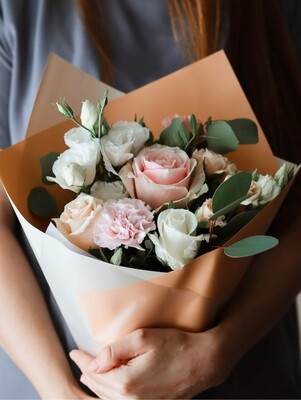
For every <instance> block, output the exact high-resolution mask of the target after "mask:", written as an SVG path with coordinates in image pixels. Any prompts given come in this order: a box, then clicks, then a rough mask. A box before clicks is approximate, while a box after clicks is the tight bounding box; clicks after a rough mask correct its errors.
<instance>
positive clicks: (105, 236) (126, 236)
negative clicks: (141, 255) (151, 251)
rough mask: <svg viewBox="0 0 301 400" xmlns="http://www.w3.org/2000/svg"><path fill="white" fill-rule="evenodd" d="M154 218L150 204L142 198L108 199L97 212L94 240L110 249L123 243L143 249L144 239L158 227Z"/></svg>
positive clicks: (100, 245)
mask: <svg viewBox="0 0 301 400" xmlns="http://www.w3.org/2000/svg"><path fill="white" fill-rule="evenodd" d="M153 219H154V216H153V213H152V212H151V211H150V208H149V206H146V205H145V204H144V203H143V202H142V201H141V200H137V199H128V198H125V199H120V200H115V201H113V200H108V201H107V202H105V203H104V205H103V207H102V209H101V210H100V212H99V213H98V214H97V218H96V220H95V225H94V241H95V243H96V244H97V245H98V246H99V247H106V248H108V249H110V250H114V249H115V248H116V247H119V246H121V245H124V246H125V247H126V248H127V247H135V248H136V249H140V250H142V247H141V246H140V244H141V243H142V241H143V239H144V238H145V236H146V235H147V233H148V232H150V231H152V230H154V229H156V225H155V223H154V221H153Z"/></svg>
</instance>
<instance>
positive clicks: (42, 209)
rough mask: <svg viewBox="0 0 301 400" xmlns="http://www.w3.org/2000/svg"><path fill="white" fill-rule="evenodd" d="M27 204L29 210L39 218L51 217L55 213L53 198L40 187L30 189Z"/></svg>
mask: <svg viewBox="0 0 301 400" xmlns="http://www.w3.org/2000/svg"><path fill="white" fill-rule="evenodd" d="M27 205H28V208H29V210H30V212H32V213H33V214H34V215H36V216H37V217H40V218H51V217H53V216H54V215H55V214H56V213H57V206H56V202H55V199H54V198H53V197H52V196H51V194H50V193H49V192H48V191H47V190H46V189H44V188H42V187H36V188H34V189H32V190H31V192H30V193H29V196H28V199H27Z"/></svg>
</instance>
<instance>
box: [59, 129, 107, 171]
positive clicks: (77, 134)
mask: <svg viewBox="0 0 301 400" xmlns="http://www.w3.org/2000/svg"><path fill="white" fill-rule="evenodd" d="M64 141H65V143H66V145H67V146H68V147H70V148H71V149H75V150H76V151H81V148H82V145H83V144H89V145H90V146H91V147H92V146H93V147H95V151H96V152H97V158H96V160H97V161H96V163H98V162H99V160H100V142H99V139H94V138H92V136H91V133H90V132H89V131H87V130H86V129H84V128H80V127H79V128H72V129H70V130H69V131H68V132H66V133H65V135H64Z"/></svg>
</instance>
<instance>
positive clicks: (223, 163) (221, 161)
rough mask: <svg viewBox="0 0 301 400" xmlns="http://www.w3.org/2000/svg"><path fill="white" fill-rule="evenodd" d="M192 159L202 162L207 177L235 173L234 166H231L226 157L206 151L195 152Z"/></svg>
mask: <svg viewBox="0 0 301 400" xmlns="http://www.w3.org/2000/svg"><path fill="white" fill-rule="evenodd" d="M192 157H193V158H195V159H197V160H199V161H203V162H204V165H205V172H206V174H207V175H212V174H222V173H224V172H226V173H228V174H233V173H235V172H236V171H237V168H236V166H235V164H232V163H231V162H230V161H229V160H228V158H227V157H224V156H222V155H221V154H217V153H214V152H213V151H211V150H208V149H200V150H196V151H195V152H194V153H193V155H192Z"/></svg>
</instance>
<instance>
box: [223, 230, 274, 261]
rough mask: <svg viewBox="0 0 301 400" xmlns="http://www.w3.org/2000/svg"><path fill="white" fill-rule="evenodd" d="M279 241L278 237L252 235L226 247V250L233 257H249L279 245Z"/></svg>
mask: <svg viewBox="0 0 301 400" xmlns="http://www.w3.org/2000/svg"><path fill="white" fill-rule="evenodd" d="M278 242H279V241H278V239H276V238H274V237H273V236H267V235H256V236H250V237H247V238H245V239H242V240H240V241H238V242H236V243H234V244H232V245H231V246H229V247H226V248H224V252H225V254H226V255H227V256H229V257H233V258H237V257H249V256H254V255H256V254H259V253H262V252H264V251H267V250H270V249H272V248H273V247H275V246H277V244H278Z"/></svg>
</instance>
